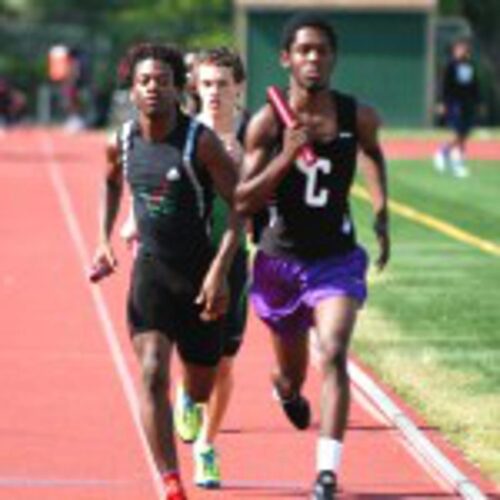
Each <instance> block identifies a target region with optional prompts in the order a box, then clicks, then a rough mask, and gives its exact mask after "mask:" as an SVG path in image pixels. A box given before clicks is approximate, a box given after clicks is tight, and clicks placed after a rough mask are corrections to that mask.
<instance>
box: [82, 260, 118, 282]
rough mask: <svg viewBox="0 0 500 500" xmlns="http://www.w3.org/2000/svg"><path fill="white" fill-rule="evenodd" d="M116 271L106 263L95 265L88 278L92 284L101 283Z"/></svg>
mask: <svg viewBox="0 0 500 500" xmlns="http://www.w3.org/2000/svg"><path fill="white" fill-rule="evenodd" d="M113 271H114V269H113V268H112V267H111V266H110V265H109V264H108V263H107V262H105V261H103V262H99V263H97V264H94V265H93V266H92V267H91V268H90V270H89V273H88V278H89V280H90V281H91V282H92V283H97V282H98V281H101V280H102V279H103V278H105V277H106V276H109V275H110V274H112V273H113Z"/></svg>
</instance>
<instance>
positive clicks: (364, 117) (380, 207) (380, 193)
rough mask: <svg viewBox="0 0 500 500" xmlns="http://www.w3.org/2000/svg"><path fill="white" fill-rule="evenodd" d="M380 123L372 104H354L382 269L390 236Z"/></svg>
mask: <svg viewBox="0 0 500 500" xmlns="http://www.w3.org/2000/svg"><path fill="white" fill-rule="evenodd" d="M380 124H381V122H380V118H379V116H378V115H377V113H376V112H375V110H374V109H373V108H371V107H369V106H366V105H359V106H358V112H357V129H358V136H359V144H360V148H361V152H362V155H363V161H362V162H361V168H362V171H363V174H364V177H365V179H366V183H367V187H368V191H369V193H370V197H371V200H372V207H373V212H374V218H375V220H374V224H373V229H374V231H375V235H376V237H377V241H378V244H379V256H378V259H377V261H376V265H377V267H378V269H379V270H382V269H383V268H384V267H385V266H386V264H387V262H388V261H389V258H390V237H389V213H388V209H387V173H386V164H385V158H384V153H383V151H382V146H381V145H380V141H379V137H378V132H379V128H380Z"/></svg>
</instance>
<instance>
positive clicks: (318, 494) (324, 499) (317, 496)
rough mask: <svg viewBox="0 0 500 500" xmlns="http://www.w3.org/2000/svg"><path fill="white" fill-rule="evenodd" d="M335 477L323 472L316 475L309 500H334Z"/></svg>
mask: <svg viewBox="0 0 500 500" xmlns="http://www.w3.org/2000/svg"><path fill="white" fill-rule="evenodd" d="M336 492H337V477H336V476H335V474H334V473H333V472H330V471H327V470H324V471H321V472H320V473H319V474H318V477H317V478H316V482H315V483H314V487H313V491H312V495H311V500H335V494H336Z"/></svg>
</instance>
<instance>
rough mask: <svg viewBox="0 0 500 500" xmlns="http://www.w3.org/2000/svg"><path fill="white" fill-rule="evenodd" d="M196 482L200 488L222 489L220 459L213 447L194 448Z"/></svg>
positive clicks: (200, 446) (201, 446)
mask: <svg viewBox="0 0 500 500" xmlns="http://www.w3.org/2000/svg"><path fill="white" fill-rule="evenodd" d="M193 455H194V470H195V472H194V482H195V484H196V486H199V487H200V488H210V489H216V488H219V487H220V468H219V459H218V457H217V452H216V451H215V448H214V447H213V446H211V445H206V444H205V445H200V444H197V443H195V445H194V446H193Z"/></svg>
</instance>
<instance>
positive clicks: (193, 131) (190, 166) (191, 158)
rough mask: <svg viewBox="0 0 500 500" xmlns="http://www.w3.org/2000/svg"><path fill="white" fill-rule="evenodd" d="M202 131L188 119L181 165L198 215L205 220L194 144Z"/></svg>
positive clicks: (199, 125) (202, 194)
mask: <svg viewBox="0 0 500 500" xmlns="http://www.w3.org/2000/svg"><path fill="white" fill-rule="evenodd" d="M201 129H202V126H201V123H200V122H199V121H198V120H195V119H194V118H190V120H189V124H188V127H187V133H186V142H185V143H184V150H183V153H182V159H183V165H184V168H185V169H186V173H187V176H188V178H189V180H190V181H191V185H192V186H193V189H194V192H195V195H196V203H197V206H198V213H199V215H200V217H201V218H205V215H206V213H205V211H206V204H205V196H204V193H203V187H202V183H201V181H200V179H199V177H198V175H197V174H196V168H195V165H196V143H197V139H198V135H199V132H200V130H201Z"/></svg>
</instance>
